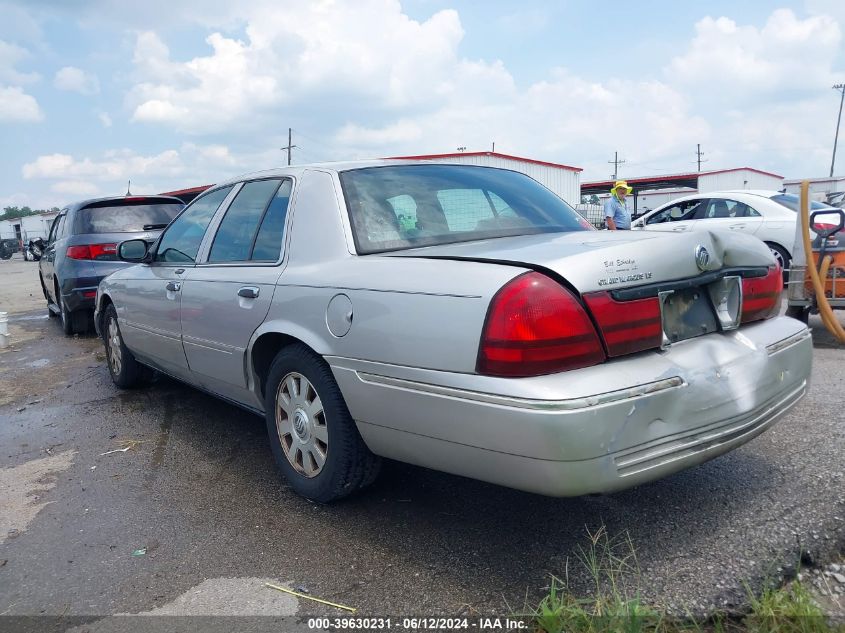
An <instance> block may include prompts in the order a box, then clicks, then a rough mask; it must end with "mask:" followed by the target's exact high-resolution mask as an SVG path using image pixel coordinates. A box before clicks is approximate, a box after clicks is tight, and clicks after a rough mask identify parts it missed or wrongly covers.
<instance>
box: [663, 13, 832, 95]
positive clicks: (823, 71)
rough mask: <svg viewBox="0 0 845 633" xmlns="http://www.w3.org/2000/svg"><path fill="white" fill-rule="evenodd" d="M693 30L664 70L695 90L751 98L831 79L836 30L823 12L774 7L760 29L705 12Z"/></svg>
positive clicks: (810, 87)
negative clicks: (804, 15) (729, 90)
mask: <svg viewBox="0 0 845 633" xmlns="http://www.w3.org/2000/svg"><path fill="white" fill-rule="evenodd" d="M695 31H696V35H695V38H694V39H693V40H692V42H691V44H690V47H689V50H688V51H687V52H686V53H684V54H683V55H681V56H679V57H676V58H674V59H673V60H672V61H671V63H670V64H669V67H668V69H667V73H668V75H669V76H670V77H671V78H672V79H673V80H674V81H677V82H679V83H682V84H687V85H690V86H693V87H694V89H695V90H696V91H697V92H699V93H705V94H706V93H707V92H708V91H712V92H713V93H714V95H719V96H724V93H723V91H724V90H725V89H727V88H732V89H734V92H733V94H730V95H728V96H729V97H734V98H736V97H738V96H741V95H751V96H752V97H753V95H754V93H755V92H757V91H765V92H766V93H771V92H774V91H782V90H814V89H818V88H819V87H820V86H824V87H827V86H828V85H829V84H831V83H832V82H833V81H834V80H835V78H836V74H835V73H834V71H833V63H834V60H835V58H836V55H837V53H838V52H839V45H840V42H841V39H842V33H841V29H840V26H839V24H837V22H836V21H835V20H834V19H833V18H831V17H828V16H826V15H815V16H811V17H808V18H806V19H803V20H802V19H799V18H798V17H797V16H796V15H795V13H793V12H792V11H791V10H790V9H777V10H776V11H774V12H773V13H772V14H771V15H770V16H769V18H768V20H767V21H766V23H765V24H764V25H763V27H762V28H757V27H756V26H753V25H746V26H740V25H738V24H737V23H736V22H734V21H733V20H731V19H729V18H726V17H720V18H717V19H714V18H711V17H707V18H704V19H703V20H701V21H700V22H698V23H697V24H696V25H695ZM765 96H766V98H770V96H771V95H769V94H766V95H765Z"/></svg>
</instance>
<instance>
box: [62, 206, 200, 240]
mask: <svg viewBox="0 0 845 633" xmlns="http://www.w3.org/2000/svg"><path fill="white" fill-rule="evenodd" d="M183 206H184V205H182V204H137V205H121V206H114V207H99V206H98V207H88V208H85V209H80V210H79V211H77V214H76V223H75V229H76V230H75V231H74V233H76V234H86V233H134V232H136V231H137V232H140V231H144V230H152V229H159V230H160V229H162V228H164V227H165V226H167V225H168V224H169V223H170V220H172V219H173V218H175V217H176V216H177V215H179V212H180V211H181V210H182V207H183ZM144 227H149V228H148V229H145V228H144Z"/></svg>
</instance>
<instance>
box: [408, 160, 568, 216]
mask: <svg viewBox="0 0 845 633" xmlns="http://www.w3.org/2000/svg"><path fill="white" fill-rule="evenodd" d="M421 162H433V163H454V164H457V165H481V166H483V167H499V168H502V169H512V170H513V171H519V172H522V173H523V174H526V175H528V176H531V178H533V179H534V180H536V181H537V182H539V183H542V184H543V185H545V186H546V187H548V188H549V189H551V190H552V191H554V192H555V193H556V194H557V195H558V196H560V197H561V198H563V199H564V200H566V201H567V202H568V203H569V204H571V205H572V206H575V205H576V204H578V203H580V202H581V173H580V172H577V171H574V170H571V169H564V168H562V167H551V166H548V165H537V164H534V163H527V162H523V161H519V160H512V159H506V158H500V157H498V156H455V157H449V158H433V159H430V160H427V159H426V160H424V161H421Z"/></svg>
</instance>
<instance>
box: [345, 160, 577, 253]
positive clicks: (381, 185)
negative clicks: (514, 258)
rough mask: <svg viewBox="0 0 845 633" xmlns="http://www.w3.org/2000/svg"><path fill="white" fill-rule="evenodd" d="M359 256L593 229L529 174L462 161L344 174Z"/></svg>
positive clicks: (374, 168) (372, 169)
mask: <svg viewBox="0 0 845 633" xmlns="http://www.w3.org/2000/svg"><path fill="white" fill-rule="evenodd" d="M340 182H341V184H342V186H343V192H344V196H345V198H346V204H347V207H348V209H349V217H350V219H351V224H352V230H353V233H354V237H355V245H356V247H357V249H358V252H359V253H360V254H366V253H375V252H380V251H388V250H399V249H405V248H414V247H417V246H430V245H435V244H450V243H454V242H466V241H470V240H481V239H489V238H497V237H506V236H513V235H530V234H535V233H558V232H565V231H586V230H593V228H592V227H591V226H590V224H589V223H588V222H587V221H586V220H584V218H582V217H581V216H580V215H579V214H578V212H577V211H575V210H574V209H573V208H572V207H570V206H569V205H568V204H566V202H564V201H563V200H561V199H560V198H558V197H557V196H556V195H555V194H553V193H552V192H551V191H549V190H548V189H546V188H545V187H543V186H542V185H540V184H539V183H537V182H536V181H534V180H532V179H531V178H529V177H528V176H526V175H524V174H520V173H518V172H513V171H507V170H504V169H492V168H489V167H475V166H464V165H408V166H405V165H398V166H390V167H368V168H364V169H355V170H351V171H346V172H342V173H341V174H340Z"/></svg>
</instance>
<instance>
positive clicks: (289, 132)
mask: <svg viewBox="0 0 845 633" xmlns="http://www.w3.org/2000/svg"><path fill="white" fill-rule="evenodd" d="M292 136H293V130H291V129H290V128H288V144H287V145H286V146H285V147H280V148H279V149H283V150H285V149H286V150H287V151H288V165H290V151H291V150H292V149H293V148H294V147H296V145H294V144H293V143H292V142H291V140H292Z"/></svg>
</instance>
